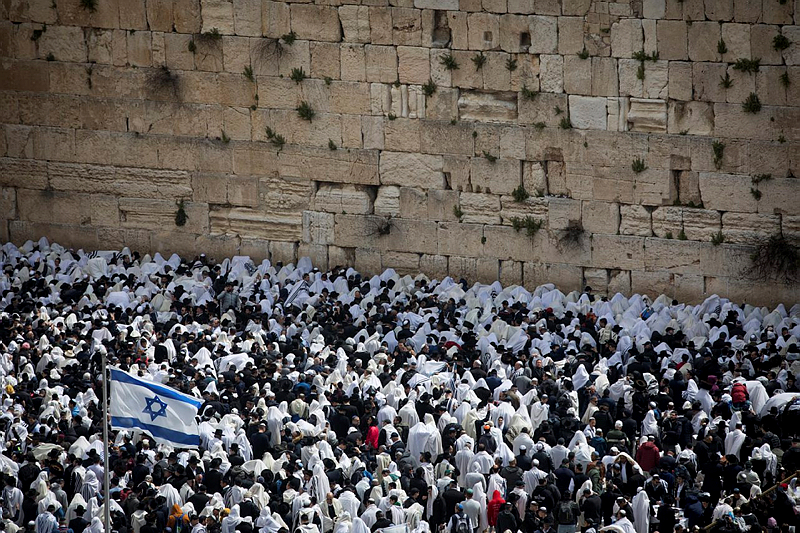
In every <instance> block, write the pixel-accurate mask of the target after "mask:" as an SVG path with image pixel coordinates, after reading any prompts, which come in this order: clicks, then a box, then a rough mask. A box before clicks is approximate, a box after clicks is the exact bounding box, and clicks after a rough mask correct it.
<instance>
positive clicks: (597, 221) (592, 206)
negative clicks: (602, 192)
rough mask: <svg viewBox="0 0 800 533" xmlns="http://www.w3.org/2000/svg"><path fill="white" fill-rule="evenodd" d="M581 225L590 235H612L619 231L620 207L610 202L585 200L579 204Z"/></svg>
mask: <svg viewBox="0 0 800 533" xmlns="http://www.w3.org/2000/svg"><path fill="white" fill-rule="evenodd" d="M581 223H582V224H583V229H585V230H586V231H588V232H590V233H606V234H610V235H614V234H616V233H617V232H618V231H619V226H620V206H619V205H618V204H615V203H611V202H594V201H591V200H585V201H583V202H582V204H581Z"/></svg>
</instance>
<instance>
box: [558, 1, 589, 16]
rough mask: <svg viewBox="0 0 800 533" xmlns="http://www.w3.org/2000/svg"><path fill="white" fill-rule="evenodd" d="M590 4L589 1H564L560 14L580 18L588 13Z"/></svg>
mask: <svg viewBox="0 0 800 533" xmlns="http://www.w3.org/2000/svg"><path fill="white" fill-rule="evenodd" d="M590 5H591V2H590V1H589V0H566V1H565V2H563V3H562V6H561V7H562V14H564V15H578V16H580V17H582V16H584V15H586V13H588V12H589V7H590Z"/></svg>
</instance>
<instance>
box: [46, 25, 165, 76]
mask: <svg viewBox="0 0 800 533" xmlns="http://www.w3.org/2000/svg"><path fill="white" fill-rule="evenodd" d="M145 35H146V36H147V37H148V43H149V35H150V34H149V33H147V34H145ZM37 43H38V45H39V57H42V58H44V57H47V56H48V55H50V54H53V56H55V58H56V59H57V60H59V61H71V62H79V63H83V62H85V61H86V58H87V48H86V42H85V40H84V36H83V29H82V28H79V27H76V26H49V27H48V28H47V31H45V32H43V33H42V35H41V37H39V40H38V41H37ZM148 51H149V44H148ZM148 66H149V65H148Z"/></svg>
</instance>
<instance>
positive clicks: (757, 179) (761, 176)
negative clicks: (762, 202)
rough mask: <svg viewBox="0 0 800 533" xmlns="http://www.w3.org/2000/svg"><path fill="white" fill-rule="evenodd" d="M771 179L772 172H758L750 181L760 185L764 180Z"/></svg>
mask: <svg viewBox="0 0 800 533" xmlns="http://www.w3.org/2000/svg"><path fill="white" fill-rule="evenodd" d="M771 179H772V174H756V175H755V176H753V177H752V178H750V181H751V182H752V183H753V185H758V184H759V183H761V182H762V181H769V180H771Z"/></svg>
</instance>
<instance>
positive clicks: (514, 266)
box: [498, 261, 522, 287]
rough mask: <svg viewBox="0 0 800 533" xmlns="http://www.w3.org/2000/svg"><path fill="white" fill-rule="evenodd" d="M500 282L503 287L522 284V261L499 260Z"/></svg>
mask: <svg viewBox="0 0 800 533" xmlns="http://www.w3.org/2000/svg"><path fill="white" fill-rule="evenodd" d="M498 279H499V280H500V284H501V285H502V286H503V287H511V286H515V285H522V262H521V261H500V277H499V278H498Z"/></svg>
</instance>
